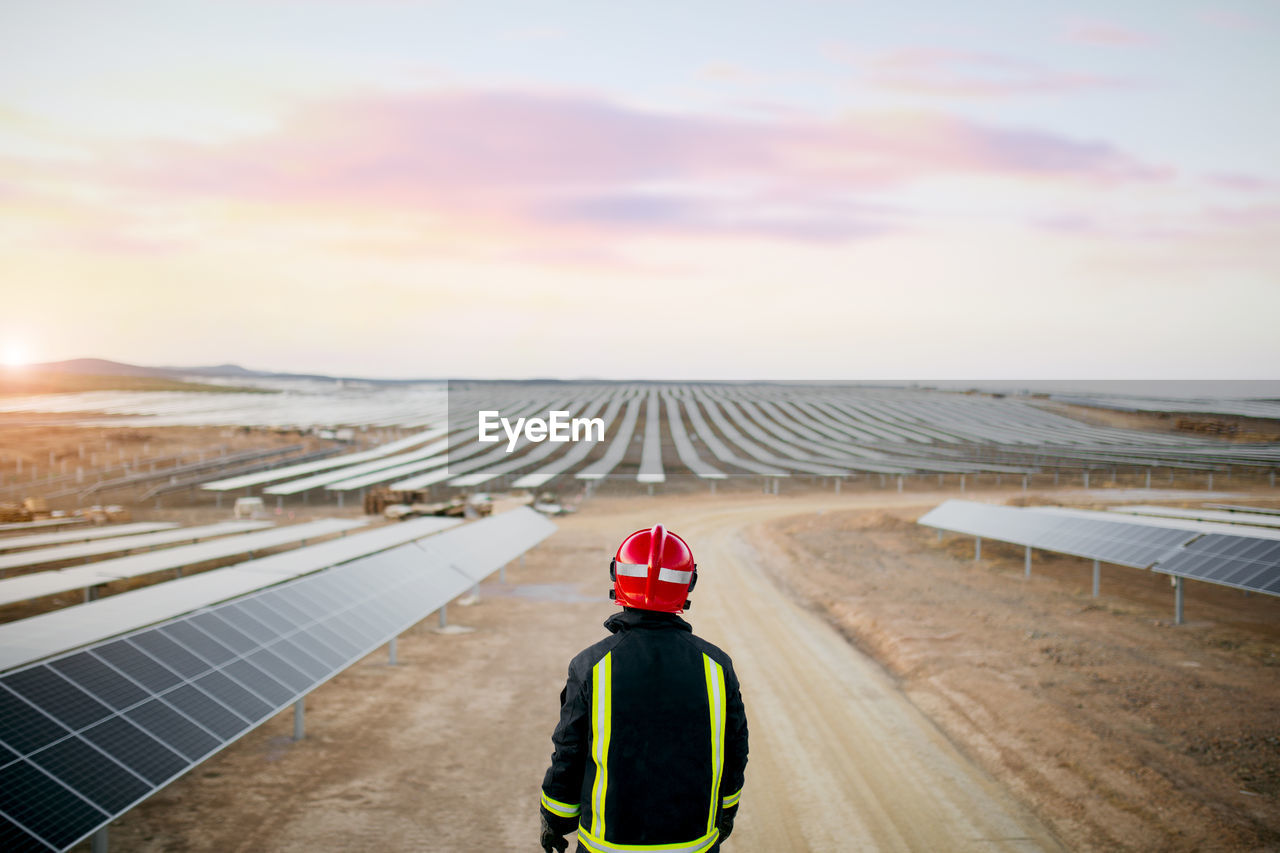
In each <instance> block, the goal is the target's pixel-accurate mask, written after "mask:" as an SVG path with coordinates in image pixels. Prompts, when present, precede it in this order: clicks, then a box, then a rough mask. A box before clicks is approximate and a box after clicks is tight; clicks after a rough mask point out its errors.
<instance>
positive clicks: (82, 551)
mask: <svg viewBox="0 0 1280 853" xmlns="http://www.w3.org/2000/svg"><path fill="white" fill-rule="evenodd" d="M264 527H271V522H269V521H222V522H219V523H217V524H208V525H202V526H200V527H181V528H178V529H176V530H161V531H158V532H156V533H144V534H142V535H140V536H117V537H112V538H109V539H100V540H97V541H94V542H80V543H76V544H72V545H55V546H53V547H51V548H37V549H35V550H33V551H19V552H17V553H14V554H3V555H0V570H3V569H12V568H17V567H20V566H38V565H41V564H44V563H56V562H59V561H62V560H76V559H79V558H81V557H96V556H99V555H101V554H114V553H116V552H119V551H132V550H134V549H137V548H153V547H155V546H157V545H172V544H175V543H177V542H189V541H194V540H196V539H211V538H213V537H216V536H226V535H228V534H233V533H243V532H245V531H247V530H261V529H262V528H264ZM207 544H212V543H207Z"/></svg>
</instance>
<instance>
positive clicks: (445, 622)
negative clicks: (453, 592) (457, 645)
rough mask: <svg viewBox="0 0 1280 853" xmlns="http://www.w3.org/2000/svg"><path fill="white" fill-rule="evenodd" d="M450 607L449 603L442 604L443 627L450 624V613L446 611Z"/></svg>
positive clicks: (441, 619) (441, 625) (441, 622)
mask: <svg viewBox="0 0 1280 853" xmlns="http://www.w3.org/2000/svg"><path fill="white" fill-rule="evenodd" d="M448 608H449V605H447V604H441V605H440V627H441V628H443V627H445V626H446V625H448V624H449V614H448V613H447V612H446V611H447V610H448Z"/></svg>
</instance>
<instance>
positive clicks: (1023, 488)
mask: <svg viewBox="0 0 1280 853" xmlns="http://www.w3.org/2000/svg"><path fill="white" fill-rule="evenodd" d="M1026 490H1027V475H1026V474H1023V475H1022V491H1024V492H1025V491H1026Z"/></svg>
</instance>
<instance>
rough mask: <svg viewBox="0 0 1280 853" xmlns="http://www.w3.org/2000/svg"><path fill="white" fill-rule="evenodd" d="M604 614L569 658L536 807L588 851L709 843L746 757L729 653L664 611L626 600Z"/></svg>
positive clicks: (735, 791) (689, 851)
mask: <svg viewBox="0 0 1280 853" xmlns="http://www.w3.org/2000/svg"><path fill="white" fill-rule="evenodd" d="M604 626H605V627H606V628H608V629H609V631H610V632H612V636H610V637H606V638H605V639H603V640H601V641H600V642H598V643H596V644H594V645H592V646H590V647H589V648H587V649H585V650H583V651H582V652H580V653H579V654H578V655H577V656H576V657H574V659H573V660H572V661H571V662H570V663H569V679H568V682H567V683H566V684H565V687H564V690H563V691H561V693H560V723H559V725H557V726H556V730H555V734H554V735H553V736H552V741H553V742H554V744H555V752H554V754H553V755H552V757H551V767H550V768H549V769H548V770H547V773H546V776H545V777H544V779H543V783H542V810H543V813H544V815H545V816H546V817H547V819H548V822H550V823H551V825H552V826H553V827H554V828H555V829H557V830H559V831H562V832H569V831H572V830H573V829H574V828H575V827H576V828H577V832H578V844H579V847H578V849H579V851H588V852H589V853H613V851H616V850H619V849H626V850H644V849H646V848H647V847H648V846H649V845H679V846H677V847H672V846H665V847H662V849H663V850H667V851H677V853H706V852H707V851H711V850H715V849H717V848H718V844H719V832H718V831H717V829H716V821H717V818H718V816H719V813H720V811H721V810H722V809H733V810H736V809H737V805H738V797H739V796H740V795H741V793H742V782H743V770H744V769H745V767H746V764H747V717H746V712H745V710H744V709H743V707H742V696H741V694H740V692H739V690H738V678H737V676H736V675H735V674H734V671H733V662H732V661H731V660H730V659H729V656H728V655H726V654H725V653H724V652H722V651H721V650H720V649H718V648H716V647H715V646H713V645H712V644H711V643H708V642H707V641H705V640H703V639H701V638H700V637H696V636H694V634H693V629H692V628H691V627H690V625H689V623H688V622H686V621H684V620H683V619H681V618H680V617H679V616H676V615H675V614H673V613H656V612H652V611H647V610H632V609H629V608H628V609H625V610H623V611H622V612H621V613H615V614H614V615H613V616H611V617H610V618H609V619H608V620H607V621H606V622H605V623H604ZM617 845H626V847H625V848H620V847H619V846H617Z"/></svg>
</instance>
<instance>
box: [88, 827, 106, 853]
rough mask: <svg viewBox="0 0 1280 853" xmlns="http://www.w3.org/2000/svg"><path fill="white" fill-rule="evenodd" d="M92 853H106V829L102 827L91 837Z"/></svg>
mask: <svg viewBox="0 0 1280 853" xmlns="http://www.w3.org/2000/svg"><path fill="white" fill-rule="evenodd" d="M91 839H92V840H91V842H90V843H91V844H92V847H91V849H92V851H93V853H107V827H105V826H104V827H102V829H99V830H98V831H97V832H95V833H94V834H93V835H92V836H91Z"/></svg>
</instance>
